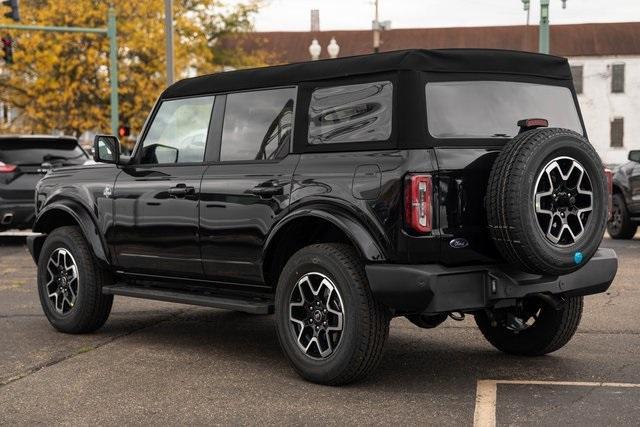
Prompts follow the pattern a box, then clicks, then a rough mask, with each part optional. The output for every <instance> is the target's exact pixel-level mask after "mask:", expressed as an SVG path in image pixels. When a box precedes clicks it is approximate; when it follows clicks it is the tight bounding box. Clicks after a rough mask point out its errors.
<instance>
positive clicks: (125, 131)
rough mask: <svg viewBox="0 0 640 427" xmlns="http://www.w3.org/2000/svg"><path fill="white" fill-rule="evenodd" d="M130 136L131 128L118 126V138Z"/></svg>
mask: <svg viewBox="0 0 640 427" xmlns="http://www.w3.org/2000/svg"><path fill="white" fill-rule="evenodd" d="M130 135H131V128H130V127H129V126H120V127H119V128H118V136H119V137H120V138H126V137H127V136H130Z"/></svg>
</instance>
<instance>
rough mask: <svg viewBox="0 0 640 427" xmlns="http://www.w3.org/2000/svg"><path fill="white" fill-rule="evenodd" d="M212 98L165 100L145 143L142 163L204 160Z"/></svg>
mask: <svg viewBox="0 0 640 427" xmlns="http://www.w3.org/2000/svg"><path fill="white" fill-rule="evenodd" d="M213 99H214V97H213V96H204V97H198V98H185V99H174V100H169V101H163V102H162V104H161V105H160V108H159V109H158V112H157V113H156V115H155V117H154V118H153V122H152V123H151V127H150V128H149V132H148V133H147V135H146V137H145V138H144V141H143V142H142V157H141V163H144V164H158V163H191V162H202V161H203V160H204V150H205V146H206V142H207V133H208V130H209V121H210V120H211V110H212V108H213Z"/></svg>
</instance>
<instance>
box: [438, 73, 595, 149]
mask: <svg viewBox="0 0 640 427" xmlns="http://www.w3.org/2000/svg"><path fill="white" fill-rule="evenodd" d="M426 99H427V125H428V128H429V133H430V134H431V136H433V137H434V138H511V137H513V136H515V135H517V134H518V132H519V128H518V125H517V123H518V121H519V120H522V119H530V118H541V119H547V120H548V121H549V126H550V127H558V128H565V129H570V130H573V131H575V132H577V133H579V134H584V131H583V129H582V124H581V122H580V117H579V116H578V111H577V109H576V104H575V101H574V99H573V94H572V93H571V91H570V90H569V89H568V88H566V87H562V86H551V85H545V84H535V83H522V82H508V81H450V82H429V83H427V85H426Z"/></svg>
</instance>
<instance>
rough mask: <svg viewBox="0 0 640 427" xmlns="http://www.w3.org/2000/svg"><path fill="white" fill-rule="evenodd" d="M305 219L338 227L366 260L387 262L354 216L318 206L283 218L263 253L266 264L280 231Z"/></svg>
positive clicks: (381, 251)
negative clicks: (313, 219) (310, 218)
mask: <svg viewBox="0 0 640 427" xmlns="http://www.w3.org/2000/svg"><path fill="white" fill-rule="evenodd" d="M304 217H315V218H320V219H323V220H325V221H328V222H330V223H331V224H333V225H335V226H336V227H338V228H339V229H340V230H341V231H342V232H343V233H344V234H345V235H346V236H347V238H348V239H349V240H350V241H351V242H352V243H353V244H354V245H355V247H356V248H357V249H358V251H359V252H360V253H361V254H362V256H363V257H364V259H365V260H367V261H370V262H381V261H385V260H386V256H385V254H384V251H383V250H382V248H381V246H380V245H379V244H378V243H377V241H376V239H375V238H374V237H373V235H372V233H371V232H370V231H369V230H367V229H366V228H365V226H364V225H362V223H361V222H360V221H358V220H356V219H354V218H352V216H350V215H348V214H345V213H342V212H340V211H337V210H335V209H322V208H319V207H317V206H315V207H305V208H299V209H296V210H294V211H293V212H290V213H289V214H287V215H286V216H285V217H283V218H282V219H281V220H280V221H279V222H278V223H277V224H276V226H275V227H274V228H273V229H272V230H271V232H270V233H269V236H268V237H267V240H266V241H265V244H264V249H263V251H262V259H261V261H262V262H264V260H265V258H266V254H267V253H269V251H270V250H271V244H272V242H273V240H274V239H275V237H276V236H278V234H279V232H280V230H281V229H282V228H284V227H285V226H287V225H288V224H290V223H291V222H292V221H295V220H297V219H300V218H304Z"/></svg>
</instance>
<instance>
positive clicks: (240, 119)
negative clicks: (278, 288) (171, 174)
mask: <svg viewBox="0 0 640 427" xmlns="http://www.w3.org/2000/svg"><path fill="white" fill-rule="evenodd" d="M295 100H296V88H293V87H287V88H277V89H268V90H260V91H251V92H239V93H231V94H228V95H226V105H225V108H224V120H223V123H221V124H220V126H219V129H220V135H219V139H218V141H219V142H220V148H219V149H218V150H216V153H215V155H214V156H215V157H214V158H213V159H212V160H213V162H212V163H211V164H210V166H209V167H208V168H207V170H206V171H205V174H204V177H203V180H202V201H201V204H200V230H201V248H202V260H203V266H204V273H205V276H206V278H207V279H209V280H213V281H217V282H230V283H236V284H249V285H261V284H262V273H261V268H260V266H261V264H260V256H261V253H262V248H263V246H264V242H265V239H266V237H267V235H268V233H269V230H270V229H271V227H272V226H273V224H274V223H275V222H276V221H277V220H278V218H279V217H280V216H281V215H283V213H284V212H285V210H286V209H287V207H288V205H289V197H290V192H291V179H292V176H293V172H294V170H295V167H296V164H297V162H298V156H297V155H292V154H289V150H290V145H291V138H292V129H293V127H292V125H293V115H294V111H295ZM217 106H218V104H216V107H217ZM216 109H217V108H216Z"/></svg>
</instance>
